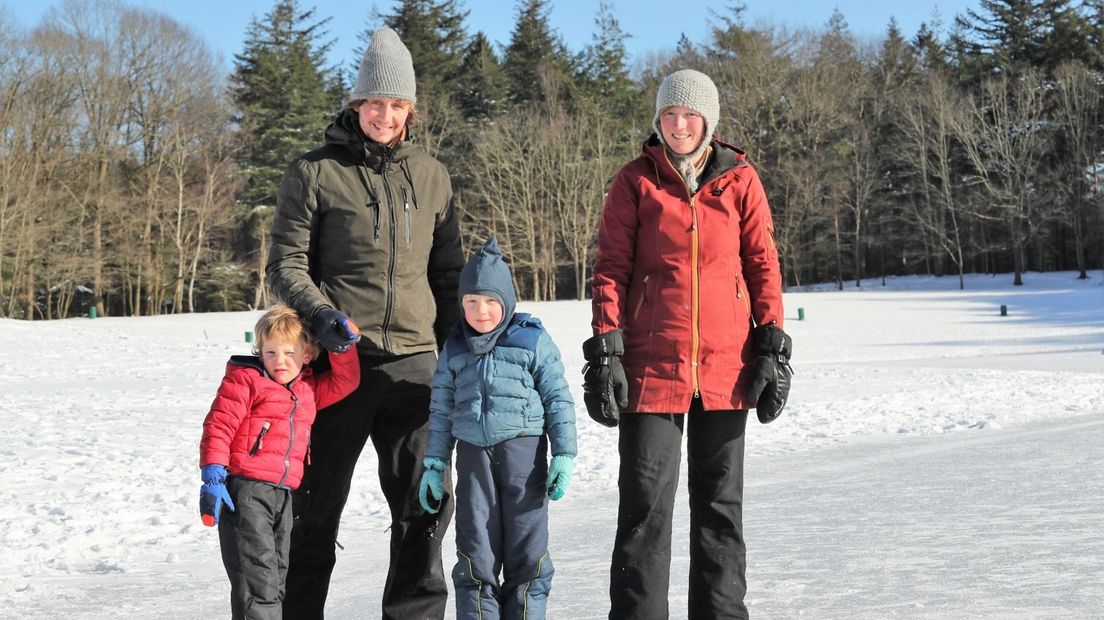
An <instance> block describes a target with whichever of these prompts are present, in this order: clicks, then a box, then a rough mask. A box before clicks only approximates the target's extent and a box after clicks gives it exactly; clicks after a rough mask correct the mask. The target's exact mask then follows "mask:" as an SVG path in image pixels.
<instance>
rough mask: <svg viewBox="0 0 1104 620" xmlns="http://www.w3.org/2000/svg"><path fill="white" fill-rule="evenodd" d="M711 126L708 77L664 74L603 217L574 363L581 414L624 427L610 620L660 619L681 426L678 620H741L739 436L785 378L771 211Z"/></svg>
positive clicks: (736, 153) (780, 391) (771, 407)
mask: <svg viewBox="0 0 1104 620" xmlns="http://www.w3.org/2000/svg"><path fill="white" fill-rule="evenodd" d="M719 116H720V105H719V98H718V94H717V89H716V87H715V86H714V84H713V82H712V80H710V79H709V77H708V76H706V75H705V74H703V73H700V72H698V71H693V70H689V69H684V70H681V71H676V72H675V73H673V74H671V75H669V76H667V78H666V79H664V80H663V83H662V84H661V85H660V87H659V91H658V93H657V95H656V115H655V119H654V121H653V125H654V127H655V131H656V133H655V134H654V135H652V136H651V138H649V139H648V141H647V142H645V144H644V148H643V153H642V154H641V155H640V156H639V157H637V158H636V159H635V160H633V161H632V162H630V163H629V164H628V165H626V166H625V167H624V168H622V169H621V171H620V172H619V173H618V174H617V175H616V177H615V178H614V180H613V183H612V185H611V187H610V189H609V192H608V194H607V196H606V201H605V207H604V210H603V213H602V220H601V227H600V229H599V233H598V254H597V259H596V261H595V265H594V301H593V310H594V316H593V324H592V327H593V329H594V334H595V336H594V337H593V338H590V339H588V340H587V341H586V342H585V343H583V354H584V356H585V357H586V359H587V368H586V371H585V386H584V390H585V392H584V399H585V401H586V406H587V411H588V413H589V414H590V416H591V417H592V418H594V419H595V420H597V421H598V422H600V423H602V424H605V425H607V426H618V425H619V426H620V430H619V434H620V436H619V444H618V449H619V452H620V456H621V465H620V472H619V477H618V489H619V505H618V515H617V537H616V539H615V542H614V549H613V562H612V566H611V569H610V574H611V582H610V599H611V603H612V609H611V611H610V616H609V617H610V618H633V619H636V620H639V619H645V618H667V617H668V615H669V609H668V601H667V592H668V585H669V580H670V562H671V519H672V512H673V507H674V496H675V489H676V487H677V486H678V477H679V463H680V461H681V448H682V435H683V432H684V430H685V432H686V436H687V462H688V479H689V493H690V584H689V588H690V590H689V617H690V618H747V617H748V615H747V608H746V607H745V605H744V594H745V592H746V589H747V586H746V581H745V578H744V568H745V563H744V555H745V547H744V537H743V531H742V530H743V528H742V504H743V462H744V426H745V423H746V422H747V412H748V409H749V408H753V407H755V408H757V410H758V411H757V412H758V415H759V418H760V420H762V421H764V422H769V421H770V420H773V419H774V418H775V417H777V415H778V414H780V413H781V411H782V408H783V407H784V405H785V401H786V397H787V395H788V392H789V380H790V375H791V374H792V373H791V371H790V367H789V361H788V360H789V354H790V341H789V337H788V336H786V335H785V333H784V332H782V329H781V327H782V278H781V272H780V268H779V264H778V251H777V248H776V246H775V241H774V224H773V222H772V220H771V214H770V208H769V207H768V205H767V199H766V196H765V194H764V192H763V186H762V184H761V183H760V182H759V176H758V175H757V174H756V172H755V169H754V168H752V167H751V165H750V164H749V163H748V160H747V155H746V154H745V153H744V152H743V151H742V150H740V149H738V148H736V147H733V146H731V145H729V144H726V143H724V142H722V141H720V140H718V139H717V138H715V137H713V132H714V129H715V128H716V125H717V120H718V118H719ZM622 412H624V415H622V414H621V413H622Z"/></svg>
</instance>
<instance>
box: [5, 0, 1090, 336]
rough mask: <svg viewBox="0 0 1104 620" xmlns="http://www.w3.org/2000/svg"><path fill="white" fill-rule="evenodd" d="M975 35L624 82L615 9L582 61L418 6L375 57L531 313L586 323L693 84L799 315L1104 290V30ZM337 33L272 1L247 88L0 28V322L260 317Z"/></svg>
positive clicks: (63, 39) (248, 65)
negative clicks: (609, 201)
mask: <svg viewBox="0 0 1104 620" xmlns="http://www.w3.org/2000/svg"><path fill="white" fill-rule="evenodd" d="M978 5H979V6H978V9H977V10H969V11H967V12H966V13H965V14H963V15H958V16H955V18H954V19H953V21H952V22H951V23H949V24H943V23H941V21H940V20H939V18H938V17H937V16H936V17H933V19H932V20H931V21H930V22H927V23H924V24H922V25H921V26H920V27H919V29H918V31H917V32H915V33H912V34H909V35H906V34H905V33H902V32H901V31H900V29H899V27H898V26H897V24H896V23H895V22H893V21H891V22H890V23H889V24H887V26H886V29H885V32H884V34H883V35H882V36H880V37H878V38H877V39H875V40H864V39H860V38H858V37H856V36H855V35H853V34H852V33H851V32H850V30H849V28H848V25H847V22H846V19H845V17H844V16H843V15H842V14H840V13H839V12H838V11H837V12H836V13H834V14H833V15H832V17H831V18H830V20H829V21H828V22H827V23H826V24H825V25H824V26H823V27H821V28H818V29H794V28H789V27H787V26H784V25H749V24H748V23H747V22H746V20H745V19H744V17H745V16H744V8H743V6H742V5H738V4H737V5H733V6H730V7H729V8H728V9H727V10H725V11H723V12H717V13H712V14H710V15H708V16H703V19H708V24H709V25H710V32H709V36H708V37H707V39H706V40H702V41H692V40H690V39H688V38H687V37H685V36H683V37H682V38H681V39H679V40H677V41H673V42H671V43H672V45H671V47H670V48H669V49H666V50H664V51H660V52H653V53H650V54H648V55H647V56H646V57H643V58H636V59H634V60H633V61H632V62H631V63H630V58H629V55H628V53H627V51H626V39H627V37H628V35H627V34H626V33H625V32H624V31H622V30H621V28H620V25H619V23H618V20H617V17H616V15H615V14H614V12H613V10H612V8H611V6H610V5H609V4H608V3H605V2H603V3H600V4H599V5H598V7H597V10H596V14H595V18H594V31H593V35H592V39H591V42H590V43H589V44H588V45H586V46H585V47H584V48H583V49H582V50H580V51H577V52H573V51H571V50H569V49H568V48H567V46H566V45H565V44H564V42H563V40H562V39H561V38H560V37H559V36H558V34H557V33H556V32H555V30H554V29H553V28H552V27H551V25H550V23H549V18H548V13H549V6H550V2H549V0H517V2H516V6H515V25H514V29H513V32H512V34H511V37H510V40H509V41H508V42H507V43H506V44H505V45H502V46H496V45H495V44H493V43H492V42H491V41H490V40H488V38H487V36H486V35H485V34H483V33H481V32H475V33H470V32H469V31H468V26H467V24H466V18H467V13H466V11H464V9H463V5H462V4H461V3H460V2H459V0H398V1H397V2H395V3H394V4H393V7H392V9H391V11H390V12H387V13H371V14H366V15H365V16H364V24H365V26H364V30H363V32H362V34H361V36H360V39H361V42H362V43H364V42H366V41H367V40H368V37H369V35H370V33H371V32H373V31H374V30H375V29H376V28H377V27H379V26H380V25H381V24H386V25H388V26H390V27H392V28H394V29H395V30H396V31H397V32H398V33H399V35H400V36H401V37H402V39H403V41H404V42H405V43H406V45H407V46H408V47H409V49H410V51H411V54H412V56H413V59H414V65H415V71H416V73H417V76H418V106H417V119H418V121H417V125H416V127H415V130H414V134H415V139H416V140H417V141H418V142H419V143H420V144H421V145H422V146H423V148H425V149H426V150H427V151H428V152H429V153H430V154H431V155H434V156H435V157H437V158H438V159H440V160H441V161H442V162H444V163H445V165H446V166H447V167H448V169H449V171H450V173H451V175H452V179H453V184H454V189H455V200H456V205H457V209H458V211H459V213H460V215H461V218H462V220H461V221H462V229H463V231H464V235H465V242H466V244H467V246H468V247H473V246H475V245H478V244H479V243H481V242H482V241H483V240H484V239H486V238H487V237H488V236H490V235H495V236H497V237H498V239H499V242H500V244H501V245H502V246H503V248H504V251H505V252H506V253H507V255H508V256H509V257H510V260H511V264H512V267H513V270H514V274H515V278H516V285H517V288H518V292H519V295H520V296H521V298H525V299H534V300H551V299H564V298H583V297H585V296H586V295H587V292H588V290H589V277H590V271H589V268H590V265H591V263H592V262H593V257H594V250H595V243H596V237H597V226H598V219H599V215H600V213H601V209H602V200H603V195H604V192H605V187H606V185H607V183H608V182H609V181H610V179H611V178H612V176H613V174H614V173H615V172H616V171H617V169H618V168H620V167H621V166H622V165H624V164H625V163H627V162H628V161H630V160H631V159H632V158H634V157H635V156H636V155H637V154H638V153H639V150H640V146H641V144H642V142H643V141H644V140H645V139H646V138H647V136H648V135H649V134H650V133H651V131H652V126H651V121H652V117H653V114H654V103H653V102H654V93H655V89H656V87H657V86H658V83H659V81H660V80H661V79H662V78H663V76H665V75H667V74H668V73H670V72H671V71H673V70H675V69H678V68H686V67H689V68H695V69H699V70H701V71H703V72H705V73H706V74H708V75H710V76H711V77H712V78H713V80H714V82H715V83H716V84H717V87H718V89H719V91H720V93H721V108H722V109H721V120H720V123H719V125H718V137H720V138H721V139H722V140H725V141H726V142H729V143H732V144H734V145H737V146H739V147H741V148H743V149H745V150H746V151H747V152H748V154H749V156H750V158H751V160H752V162H753V163H754V165H755V166H756V168H757V169H758V171H759V173H760V176H761V177H762V180H763V183H764V186H765V187H766V190H767V195H768V198H769V200H770V203H771V210H772V212H773V214H774V220H775V227H776V236H777V241H778V245H779V249H780V255H781V259H782V266H783V277H784V281H785V284H786V285H802V284H809V283H814V282H831V281H834V282H835V283H836V285H837V287H839V288H841V289H842V288H843V287H845V286H858V285H861V283H862V281H863V279H868V278H872V277H879V276H880V277H885V276H887V275H899V274H917V273H923V274H934V275H945V276H948V277H957V278H958V279H959V285H960V286H963V284H962V283H963V279H962V275H963V274H964V273H969V272H984V273H1005V272H1007V273H1012V274H1013V276H1012V277H1013V278H1014V281H1015V283H1016V284H1020V283H1022V278H1023V273H1024V272H1025V271H1033V270H1056V269H1061V270H1075V271H1078V272H1079V273H1080V275H1081V277H1086V276H1087V271H1088V270H1090V269H1094V268H1101V267H1104V196H1102V195H1101V191H1102V188H1101V179H1102V176H1101V173H1102V172H1104V168H1102V146H1104V144H1102V143H1104V125H1102V120H1104V119H1102V115H1104V108H1102V105H1101V104H1102V102H1101V88H1102V79H1104V45H1102V44H1104V0H1085V1H1082V2H1073V1H1071V0H1034V1H1032V0H980V1H979V3H978ZM326 26H327V20H325V19H319V18H318V17H317V16H316V15H315V12H314V10H313V9H312V8H310V7H309V6H306V5H305V4H304V3H303V2H301V1H300V0H278V1H274V3H273V7H272V9H271V11H269V12H268V13H266V14H265V15H264V16H262V17H257V18H255V19H254V20H253V22H252V23H251V24H250V25H249V28H248V31H247V33H246V40H245V43H244V44H243V49H242V50H241V52H240V53H238V54H236V55H235V57H234V62H233V69H232V70H231V71H230V72H227V71H225V70H224V69H222V68H221V67H220V66H219V63H218V61H217V59H216V58H215V57H214V55H213V54H212V52H211V50H210V48H209V47H208V46H207V45H206V44H205V43H204V42H203V41H202V40H201V39H200V38H199V36H198V35H197V34H196V33H194V32H192V31H190V30H189V29H187V28H185V27H183V26H181V25H180V24H179V23H176V22H175V21H173V20H172V19H170V18H168V17H166V16H165V15H163V14H161V13H158V12H156V11H151V10H147V9H140V8H135V7H133V6H128V5H126V4H122V3H119V2H115V1H112V0H67V1H66V2H65V3H63V4H62V5H60V6H59V7H57V8H56V9H53V10H50V11H48V12H47V13H46V15H45V16H44V17H43V19H42V20H41V22H40V23H39V24H38V25H36V26H35V27H34V28H33V29H31V30H30V31H27V32H23V31H20V30H19V29H18V28H16V27H15V25H14V22H13V20H12V19H11V18H10V17H8V16H7V15H6V13H5V12H4V11H3V7H2V5H0V316H4V317H14V318H24V319H51V318H61V317H67V316H75V315H80V314H83V313H86V312H88V311H89V308H93V307H94V308H95V309H96V311H97V312H98V313H99V314H101V315H102V314H113V315H148V314H157V313H171V312H204V311H224V310H241V309H248V308H259V307H263V306H265V305H267V304H268V303H269V302H270V301H271V300H270V299H269V294H268V292H267V290H266V288H265V285H264V263H265V256H266V254H267V251H268V248H267V247H266V244H267V231H268V227H269V225H270V223H271V218H272V214H273V211H274V206H275V196H276V192H277V188H278V184H279V181H280V177H281V175H282V174H283V170H284V168H285V166H286V165H287V164H288V163H289V162H290V161H291V160H292V159H293V158H294V157H296V156H298V155H299V154H301V153H303V152H306V151H308V150H310V149H312V148H314V147H316V146H318V145H319V144H320V143H321V140H322V135H323V132H324V131H325V127H326V125H327V124H328V123H329V122H330V121H331V120H332V119H333V117H334V115H335V113H336V111H337V110H338V109H339V107H340V106H341V104H342V102H343V101H344V98H345V95H346V93H347V91H348V88H349V85H350V84H351V82H352V79H353V77H354V76H355V71H356V65H357V62H358V60H359V52H360V50H358V52H357V58H350V59H347V63H348V64H347V65H340V66H330V65H328V64H327V60H326V57H327V53H328V51H329V47H330V45H331V44H332V42H331V41H330V40H329V39H328V38H327V37H328V34H327V31H326ZM655 43H656V46H657V47H659V46H661V45H663V44H664V43H665V42H655ZM362 49H363V46H362V47H361V50H362ZM867 282H870V280H867Z"/></svg>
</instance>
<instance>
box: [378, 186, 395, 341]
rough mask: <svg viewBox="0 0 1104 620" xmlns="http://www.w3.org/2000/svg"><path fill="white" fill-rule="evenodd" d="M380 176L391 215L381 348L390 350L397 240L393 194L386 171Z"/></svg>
mask: <svg viewBox="0 0 1104 620" xmlns="http://www.w3.org/2000/svg"><path fill="white" fill-rule="evenodd" d="M380 178H381V179H383V191H384V193H385V194H386V195H387V207H388V208H387V212H388V213H389V214H390V215H391V221H390V224H391V252H390V253H389V254H388V257H387V301H386V302H385V303H384V308H383V325H382V330H381V331H382V332H383V349H384V350H385V351H390V350H391V337H390V331H391V317H392V315H393V314H394V310H395V308H394V306H395V265H396V261H395V254H396V253H398V251H399V248H398V242H397V241H396V240H395V232H394V231H395V209H394V208H392V206H393V205H394V204H395V196H394V195H393V194H392V193H391V184H390V183H388V182H387V173H386V172H382V171H381V172H380Z"/></svg>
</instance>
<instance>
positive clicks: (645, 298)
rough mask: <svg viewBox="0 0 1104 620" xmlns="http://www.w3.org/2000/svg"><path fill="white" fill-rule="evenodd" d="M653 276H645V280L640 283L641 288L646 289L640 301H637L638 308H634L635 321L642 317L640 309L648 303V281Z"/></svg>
mask: <svg viewBox="0 0 1104 620" xmlns="http://www.w3.org/2000/svg"><path fill="white" fill-rule="evenodd" d="M651 277H652V276H651V274H648V275H646V276H644V279H643V280H642V281H641V282H640V287H641V288H642V289H644V290H643V291H641V293H640V299H638V300H636V307H635V308H633V313H632V318H633V321H635V320H636V317H637V316H639V315H640V308H641V307H643V306H644V305H645V304H647V303H648V280H649V279H650V278H651Z"/></svg>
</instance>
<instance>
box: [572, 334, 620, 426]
mask: <svg viewBox="0 0 1104 620" xmlns="http://www.w3.org/2000/svg"><path fill="white" fill-rule="evenodd" d="M624 354H625V343H624V342H623V341H622V339H621V330H619V329H615V330H613V331H611V332H606V333H604V334H602V335H600V336H594V337H593V338H588V339H587V340H586V341H585V342H583V358H585V359H586V365H585V366H583V402H584V403H586V409H587V413H588V414H589V415H590V417H591V418H593V419H594V421H595V422H597V423H599V424H601V425H602V426H610V427H613V426H617V422H618V420H620V419H621V410H622V409H624V408H625V407H628V406H629V381H628V379H626V378H625V369H624V368H622V367H621V356H622V355H624Z"/></svg>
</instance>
